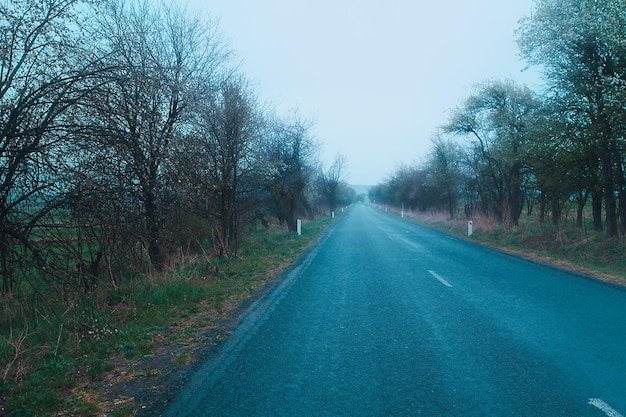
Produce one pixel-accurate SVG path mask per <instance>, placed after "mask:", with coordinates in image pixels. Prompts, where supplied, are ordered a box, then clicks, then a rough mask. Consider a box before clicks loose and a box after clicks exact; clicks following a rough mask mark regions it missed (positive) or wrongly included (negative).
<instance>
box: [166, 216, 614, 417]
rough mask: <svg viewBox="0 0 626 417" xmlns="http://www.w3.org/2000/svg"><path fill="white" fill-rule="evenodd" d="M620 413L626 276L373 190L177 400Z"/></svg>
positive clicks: (183, 411)
mask: <svg viewBox="0 0 626 417" xmlns="http://www.w3.org/2000/svg"><path fill="white" fill-rule="evenodd" d="M623 413H626V292H625V291H623V290H622V289H621V288H617V287H614V286H610V285H607V284H604V283H600V282H597V281H594V280H591V279H587V278H585V277H583V276H579V275H574V274H570V273H566V272H563V271H559V270H555V269H552V268H549V267H546V266H542V265H537V264H534V263H531V262H528V261H524V260H519V259H516V258H514V257H511V256H508V255H505V254H502V253H499V252H496V251H491V250H488V249H485V248H483V247H480V246H476V245H472V244H471V243H467V242H464V241H461V240H458V239H454V238H450V237H448V236H446V235H443V234H441V233H438V232H435V231H432V230H429V229H427V228H423V227H420V226H418V225H414V224H411V223H408V222H406V221H403V220H401V219H397V218H394V217H390V216H387V215H385V214H384V213H381V212H379V211H377V210H376V209H374V208H372V207H368V206H366V205H362V204H361V205H357V206H355V207H354V208H353V209H352V210H351V212H350V213H349V214H348V215H347V216H346V218H345V219H343V220H341V221H340V222H339V223H338V224H337V225H336V226H335V227H334V228H333V229H332V230H331V232H330V233H329V234H328V235H327V236H326V237H325V238H324V239H323V241H322V242H320V244H319V245H318V246H317V247H316V248H315V249H314V250H313V251H312V252H311V253H310V255H309V256H307V257H306V258H305V259H304V260H303V261H302V262H301V263H300V264H299V265H298V267H297V268H295V269H294V270H293V271H292V272H291V273H290V274H289V275H288V276H287V277H286V278H285V280H284V281H283V282H282V283H281V284H280V285H279V286H278V287H277V288H276V289H275V290H274V292H273V293H272V294H271V295H270V296H269V297H267V298H265V299H263V300H259V302H258V303H257V304H256V305H255V306H254V308H252V309H251V310H250V312H249V314H248V315H247V316H245V317H244V318H242V321H241V324H240V326H239V327H238V328H237V329H236V331H235V332H234V333H233V335H232V336H231V338H230V339H229V340H228V341H227V342H226V343H225V345H224V347H223V349H222V351H221V352H220V354H218V355H217V356H216V357H215V358H213V359H211V360H209V361H208V362H207V363H206V364H205V365H204V366H203V367H202V368H201V369H200V370H199V371H198V372H197V373H196V374H195V375H194V377H193V378H192V379H191V380H190V381H189V383H188V385H187V386H186V387H185V389H183V390H182V391H181V393H180V394H179V395H178V396H177V397H176V398H175V399H174V401H173V403H172V405H171V407H170V408H169V409H168V410H167V412H166V414H165V415H167V416H172V417H174V416H176V417H182V416H190V417H191V416H207V417H208V416H568V417H573V416H585V417H593V416H598V417H602V416H604V417H606V416H610V417H620V416H623V415H626V414H623Z"/></svg>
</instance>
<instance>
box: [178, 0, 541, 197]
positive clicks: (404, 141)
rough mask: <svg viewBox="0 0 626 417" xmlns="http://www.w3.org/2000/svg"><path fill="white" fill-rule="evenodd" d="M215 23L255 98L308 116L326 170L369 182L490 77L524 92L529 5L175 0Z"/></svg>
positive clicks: (403, 159)
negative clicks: (338, 166)
mask: <svg viewBox="0 0 626 417" xmlns="http://www.w3.org/2000/svg"><path fill="white" fill-rule="evenodd" d="M180 1H181V2H184V1H187V2H188V8H189V10H190V11H196V10H199V11H201V12H202V13H205V14H206V15H208V16H209V17H211V18H213V19H219V31H220V33H221V34H222V35H223V36H224V38H225V39H226V41H227V43H228V44H229V46H230V47H231V48H232V49H233V50H234V51H235V52H236V53H237V54H238V56H239V58H240V60H241V62H242V66H241V69H242V71H243V73H244V74H245V75H246V76H247V77H248V78H249V79H250V80H251V82H252V83H253V85H254V86H255V91H256V93H257V95H258V97H259V99H260V100H261V101H262V102H271V103H273V104H274V105H275V107H276V109H277V112H278V114H285V115H286V114H287V113H288V112H289V111H290V110H293V109H298V113H299V115H300V116H301V117H304V118H310V119H313V120H314V121H315V125H314V128H313V131H312V133H313V135H314V137H315V138H316V139H317V140H318V141H319V142H321V144H322V146H321V152H320V154H321V159H322V161H323V162H325V163H326V164H327V165H329V164H330V163H331V161H332V160H333V159H334V157H335V156H336V155H337V154H343V155H344V156H345V157H346V160H347V165H348V178H347V179H348V182H349V183H351V184H361V185H375V184H378V183H380V182H382V181H383V180H384V179H385V178H386V177H387V176H388V175H389V174H391V173H393V172H394V171H395V169H396V167H397V166H399V165H400V164H414V163H418V162H419V161H421V160H423V159H424V158H425V157H426V154H427V153H428V151H429V150H430V149H431V139H432V137H433V134H434V133H435V131H436V129H437V127H439V126H441V125H442V124H445V123H446V121H447V118H448V117H449V114H450V110H452V109H453V108H455V107H456V106H458V105H459V104H460V103H461V101H462V100H464V99H465V98H466V97H467V96H468V95H469V94H470V92H471V89H472V87H473V85H475V84H476V83H479V82H482V81H485V80H490V79H507V78H510V79H513V80H515V81H518V82H520V83H522V84H528V85H529V86H530V87H531V88H536V87H537V86H538V85H539V81H538V80H539V79H538V76H537V75H536V74H537V73H536V71H533V70H529V71H524V72H522V70H524V68H526V64H525V63H524V62H523V61H522V60H520V59H519V57H518V49H517V46H516V44H515V37H514V31H515V30H516V29H517V27H518V21H519V19H520V18H522V17H523V16H524V15H527V14H529V13H530V12H531V10H532V5H533V1H532V0H512V1H503V0H435V1H428V2H426V1H420V0H385V1H382V0H376V1H375V0H315V1H312V0H310V1H304V0H256V1H255V0H180Z"/></svg>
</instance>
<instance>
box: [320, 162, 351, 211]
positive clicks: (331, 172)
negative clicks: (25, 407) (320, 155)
mask: <svg viewBox="0 0 626 417" xmlns="http://www.w3.org/2000/svg"><path fill="white" fill-rule="evenodd" d="M345 171H346V158H345V156H343V155H341V154H339V155H337V156H336V157H335V160H334V161H333V163H332V164H331V165H330V167H329V168H328V169H327V170H321V171H320V173H319V176H318V189H319V193H320V194H321V197H322V199H323V200H324V202H325V204H326V206H327V207H328V209H329V210H330V212H331V213H332V212H334V211H335V210H337V202H338V200H339V198H340V191H341V190H342V185H344V182H345V175H346V172H345Z"/></svg>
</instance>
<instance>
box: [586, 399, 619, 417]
mask: <svg viewBox="0 0 626 417" xmlns="http://www.w3.org/2000/svg"><path fill="white" fill-rule="evenodd" d="M589 404H591V405H593V406H594V407H596V408H598V409H600V410H601V411H602V412H603V413H604V414H606V415H607V416H608V417H624V416H622V415H621V414H620V413H618V412H617V411H616V410H615V409H614V408H613V407H611V406H610V405H608V404H607V403H605V402H604V401H602V400H601V399H600V398H589Z"/></svg>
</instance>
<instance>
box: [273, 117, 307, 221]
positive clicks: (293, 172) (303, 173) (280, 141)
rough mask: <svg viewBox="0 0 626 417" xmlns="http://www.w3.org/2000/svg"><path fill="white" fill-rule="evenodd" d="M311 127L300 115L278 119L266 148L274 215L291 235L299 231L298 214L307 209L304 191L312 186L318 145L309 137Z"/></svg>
mask: <svg viewBox="0 0 626 417" xmlns="http://www.w3.org/2000/svg"><path fill="white" fill-rule="evenodd" d="M310 128H311V123H310V122H308V121H305V120H302V119H301V118H300V117H299V116H298V115H297V114H294V115H292V118H291V120H289V119H278V118H275V119H274V120H273V121H271V122H269V124H268V129H269V130H268V132H267V136H266V138H265V143H264V145H263V151H262V154H263V161H264V163H265V168H264V169H263V174H262V177H263V181H264V184H265V189H266V190H267V191H268V194H269V196H270V199H271V205H272V210H273V213H274V215H275V216H276V217H277V218H278V220H279V221H280V222H285V223H286V224H287V228H288V229H289V231H291V232H295V231H296V229H297V218H298V213H299V211H300V210H301V209H306V206H307V201H306V200H305V198H304V191H305V188H306V187H307V186H308V185H310V182H311V180H312V175H313V171H314V168H313V167H314V166H315V158H316V150H317V145H316V143H315V141H314V140H313V138H312V137H311V136H310Z"/></svg>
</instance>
